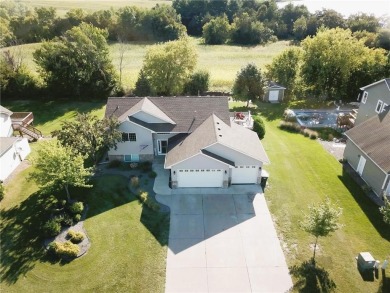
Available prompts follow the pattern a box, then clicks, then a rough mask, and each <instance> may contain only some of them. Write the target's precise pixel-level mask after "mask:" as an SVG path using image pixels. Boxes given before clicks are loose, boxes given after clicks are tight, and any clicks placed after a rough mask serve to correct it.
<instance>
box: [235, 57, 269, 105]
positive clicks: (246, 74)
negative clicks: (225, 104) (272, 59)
mask: <svg viewBox="0 0 390 293" xmlns="http://www.w3.org/2000/svg"><path fill="white" fill-rule="evenodd" d="M263 95H264V80H263V77H262V75H261V71H260V69H258V68H257V67H256V65H254V64H248V65H247V66H245V67H244V68H242V69H241V70H240V72H239V73H238V74H237V77H236V80H235V81H234V85H233V98H234V99H236V100H240V101H246V102H247V104H246V106H247V107H248V105H249V101H250V100H255V99H257V98H259V97H262V96H263Z"/></svg>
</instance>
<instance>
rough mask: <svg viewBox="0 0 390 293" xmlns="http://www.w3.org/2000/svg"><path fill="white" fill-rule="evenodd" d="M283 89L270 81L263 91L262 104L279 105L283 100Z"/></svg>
mask: <svg viewBox="0 0 390 293" xmlns="http://www.w3.org/2000/svg"><path fill="white" fill-rule="evenodd" d="M285 89H286V88H285V87H283V86H281V85H280V84H277V83H276V82H274V81H270V82H269V83H268V86H267V88H266V91H265V95H264V102H270V103H280V102H281V101H283V99H284V90H285Z"/></svg>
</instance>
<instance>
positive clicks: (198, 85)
mask: <svg viewBox="0 0 390 293" xmlns="http://www.w3.org/2000/svg"><path fill="white" fill-rule="evenodd" d="M209 85H210V74H209V73H208V72H207V71H197V72H195V73H194V74H192V75H191V77H190V79H189V80H188V81H187V83H186V84H185V86H184V93H185V94H190V95H199V94H203V93H204V92H206V91H208V89H209Z"/></svg>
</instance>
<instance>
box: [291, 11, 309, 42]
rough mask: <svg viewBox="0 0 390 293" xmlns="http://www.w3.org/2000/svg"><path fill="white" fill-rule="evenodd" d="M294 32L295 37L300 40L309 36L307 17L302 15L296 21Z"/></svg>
mask: <svg viewBox="0 0 390 293" xmlns="http://www.w3.org/2000/svg"><path fill="white" fill-rule="evenodd" d="M293 33H294V37H295V38H296V39H297V40H299V41H300V40H303V39H304V38H305V37H306V36H307V21H306V17H304V16H301V17H300V18H298V19H297V20H296V21H295V22H294V26H293Z"/></svg>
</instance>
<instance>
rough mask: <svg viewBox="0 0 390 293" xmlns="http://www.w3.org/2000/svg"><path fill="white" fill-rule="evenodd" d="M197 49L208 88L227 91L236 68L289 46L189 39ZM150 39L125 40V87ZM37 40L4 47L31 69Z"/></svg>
mask: <svg viewBox="0 0 390 293" xmlns="http://www.w3.org/2000/svg"><path fill="white" fill-rule="evenodd" d="M192 40H193V42H194V44H195V45H196V48H197V51H198V65H197V69H204V70H208V71H209V72H210V75H211V90H216V91H230V90H231V88H232V85H233V82H234V79H235V77H236V75H237V72H238V71H239V70H240V69H241V68H242V67H244V66H245V65H247V64H248V63H254V64H256V65H257V66H259V67H260V68H262V69H263V70H264V69H265V65H266V64H270V63H271V62H272V58H273V57H275V56H276V55H278V54H279V53H280V52H282V51H283V50H284V49H286V48H287V47H288V46H289V42H288V41H279V42H276V43H272V44H268V45H266V46H255V47H243V46H233V45H214V46H210V45H204V44H202V41H201V39H196V38H193V39H192ZM150 45H151V44H150V43H139V42H138V43H128V44H124V48H123V49H124V52H125V53H124V59H123V60H124V62H123V79H122V82H123V85H124V87H125V88H126V89H129V88H132V87H134V85H135V82H136V80H137V77H138V72H139V70H140V69H141V67H142V62H143V58H144V56H145V53H146V50H147V48H148V47H149V46H150ZM39 46H40V44H27V45H22V46H17V47H11V48H4V49H2V50H13V51H14V52H20V54H22V55H23V56H24V62H25V64H26V65H27V66H28V67H29V68H30V69H31V70H32V71H34V72H36V70H37V68H36V65H35V63H34V61H33V57H32V54H33V52H34V51H35V50H36V49H38V48H39ZM120 50H121V48H120V45H119V44H118V43H113V44H110V51H111V57H112V61H113V63H114V65H115V68H117V70H118V71H119V60H120V58H119V56H120Z"/></svg>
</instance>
